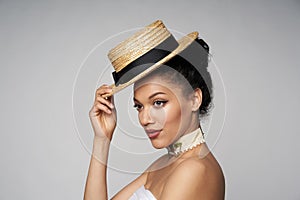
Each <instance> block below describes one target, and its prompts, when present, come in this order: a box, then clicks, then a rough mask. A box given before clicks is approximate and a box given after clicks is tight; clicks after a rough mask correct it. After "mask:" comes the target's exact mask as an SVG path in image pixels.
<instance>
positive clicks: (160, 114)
mask: <svg viewBox="0 0 300 200" xmlns="http://www.w3.org/2000/svg"><path fill="white" fill-rule="evenodd" d="M150 115H151V117H152V119H153V120H154V121H155V122H156V123H158V124H159V125H164V124H165V122H166V116H167V113H166V109H164V108H159V109H157V108H151V109H150Z"/></svg>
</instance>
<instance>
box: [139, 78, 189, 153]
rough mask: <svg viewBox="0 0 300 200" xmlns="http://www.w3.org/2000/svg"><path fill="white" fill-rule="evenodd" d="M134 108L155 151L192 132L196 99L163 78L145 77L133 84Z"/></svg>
mask: <svg viewBox="0 0 300 200" xmlns="http://www.w3.org/2000/svg"><path fill="white" fill-rule="evenodd" d="M134 107H135V108H136V109H137V111H138V117H139V122H140V124H141V125H142V127H143V128H144V129H145V131H146V133H147V135H148V137H149V138H150V140H151V143H152V145H153V146H154V147H155V148H158V149H160V148H164V147H167V146H169V145H170V144H172V143H173V142H174V141H175V140H177V138H179V137H180V136H181V135H183V134H185V133H188V132H190V131H192V130H190V129H191V127H192V123H195V120H192V118H193V117H192V116H193V113H194V114H195V112H193V100H192V99H191V98H189V97H185V96H183V92H182V89H181V87H180V86H179V85H176V84H175V83H171V82H170V81H165V80H164V79H163V78H161V77H160V76H157V75H156V76H155V75H154V76H151V77H150V78H144V79H142V80H140V81H139V82H137V83H135V85H134Z"/></svg>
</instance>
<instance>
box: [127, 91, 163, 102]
mask: <svg viewBox="0 0 300 200" xmlns="http://www.w3.org/2000/svg"><path fill="white" fill-rule="evenodd" d="M159 94H166V93H164V92H155V93H154V94H151V95H150V96H149V97H148V99H152V98H153V97H155V96H156V95H159ZM133 100H134V101H138V100H137V99H136V98H134V97H133Z"/></svg>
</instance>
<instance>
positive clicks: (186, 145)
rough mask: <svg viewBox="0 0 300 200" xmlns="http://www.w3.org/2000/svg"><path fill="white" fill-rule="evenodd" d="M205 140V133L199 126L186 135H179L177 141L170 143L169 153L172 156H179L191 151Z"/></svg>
mask: <svg viewBox="0 0 300 200" xmlns="http://www.w3.org/2000/svg"><path fill="white" fill-rule="evenodd" d="M204 142H205V139H204V134H203V132H202V129H201V127H200V126H199V127H198V128H196V129H194V130H192V131H191V132H187V133H185V134H184V135H182V136H181V137H179V138H178V139H177V140H176V141H175V142H173V143H172V144H170V145H169V146H168V147H167V150H168V154H169V155H170V156H175V157H177V156H179V155H180V154H182V153H184V152H186V151H189V150H191V149H193V148H194V147H196V146H198V145H200V144H201V143H204Z"/></svg>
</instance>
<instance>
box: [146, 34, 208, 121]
mask: <svg viewBox="0 0 300 200" xmlns="http://www.w3.org/2000/svg"><path fill="white" fill-rule="evenodd" d="M208 59H209V47H208V45H207V44H206V43H205V42H204V41H203V40H202V39H199V38H197V39H196V40H195V42H193V43H192V44H191V45H190V46H189V47H188V48H186V49H185V50H184V51H183V52H181V53H180V54H179V55H176V56H175V57H173V58H172V59H171V60H169V61H168V62H166V63H165V64H164V65H166V66H168V67H159V68H158V69H156V70H155V71H153V72H152V73H151V74H159V75H160V76H167V80H170V81H171V82H175V83H178V84H180V85H182V86H183V88H184V90H183V91H184V92H191V90H190V89H188V88H191V87H192V89H193V90H195V89H196V88H200V89H201V91H202V103H201V106H200V108H199V114H200V115H205V114H207V113H208V111H209V110H210V108H211V104H212V103H211V101H212V98H213V96H212V79H211V76H210V73H209V72H208V70H207V68H208ZM170 68H171V69H174V70H176V71H177V72H179V74H178V73H176V71H175V73H174V72H172V71H174V70H170ZM182 76H183V77H182ZM182 79H186V80H187V81H188V82H189V84H190V85H187V84H186V81H183V80H182Z"/></svg>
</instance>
